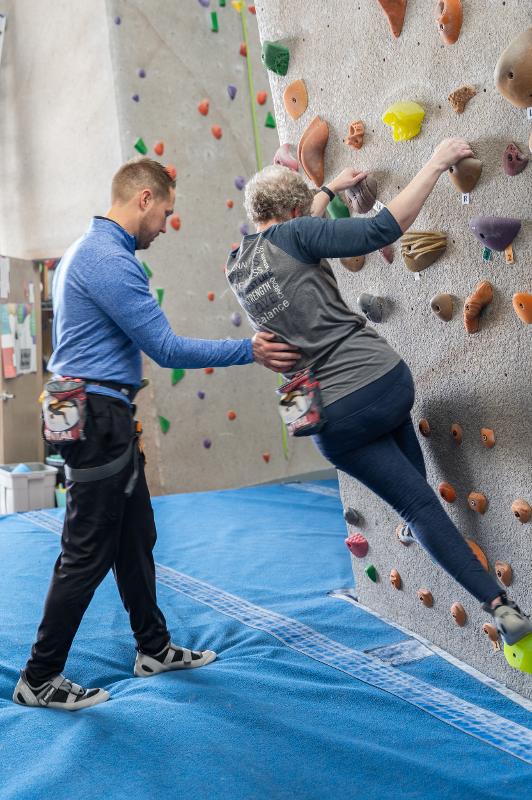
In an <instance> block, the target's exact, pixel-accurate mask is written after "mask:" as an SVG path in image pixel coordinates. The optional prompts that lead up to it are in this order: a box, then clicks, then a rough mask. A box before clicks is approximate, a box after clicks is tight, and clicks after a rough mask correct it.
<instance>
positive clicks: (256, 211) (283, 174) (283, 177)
mask: <svg viewBox="0 0 532 800" xmlns="http://www.w3.org/2000/svg"><path fill="white" fill-rule="evenodd" d="M313 199H314V192H313V191H312V190H311V189H310V188H309V187H308V186H307V184H306V183H305V181H304V180H303V178H302V177H301V175H298V174H297V172H294V171H293V170H291V169H289V168H288V167H282V166H280V165H277V164H272V165H271V166H269V167H264V169H262V170H261V171H260V172H257V173H255V175H253V177H252V178H251V179H250V180H249V181H248V183H247V184H246V191H245V194H244V208H245V209H246V214H247V215H248V219H249V220H250V221H251V222H253V223H255V224H260V223H262V222H268V221H269V220H271V219H280V220H287V219H289V218H290V212H291V211H292V210H293V209H294V208H297V209H299V211H300V212H301V215H302V216H307V215H308V214H310V206H311V205H312V200H313Z"/></svg>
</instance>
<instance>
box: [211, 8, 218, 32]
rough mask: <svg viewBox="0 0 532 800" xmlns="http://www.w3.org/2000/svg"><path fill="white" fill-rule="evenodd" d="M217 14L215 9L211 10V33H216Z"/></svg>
mask: <svg viewBox="0 0 532 800" xmlns="http://www.w3.org/2000/svg"><path fill="white" fill-rule="evenodd" d="M218 30H219V28H218V14H217V13H216V11H211V31H212V32H213V33H218Z"/></svg>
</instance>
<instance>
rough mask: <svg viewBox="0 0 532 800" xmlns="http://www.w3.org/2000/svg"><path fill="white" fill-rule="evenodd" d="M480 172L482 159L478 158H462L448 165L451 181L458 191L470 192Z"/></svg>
mask: <svg viewBox="0 0 532 800" xmlns="http://www.w3.org/2000/svg"><path fill="white" fill-rule="evenodd" d="M481 172H482V161H480V160H479V159H478V158H462V160H461V161H459V162H458V163H457V164H454V165H453V166H452V167H449V177H450V179H451V183H453V184H454V186H456V188H457V189H458V191H459V192H462V193H467V194H468V193H469V192H472V191H473V189H474V188H475V186H476V185H477V183H478V181H479V178H480V174H481Z"/></svg>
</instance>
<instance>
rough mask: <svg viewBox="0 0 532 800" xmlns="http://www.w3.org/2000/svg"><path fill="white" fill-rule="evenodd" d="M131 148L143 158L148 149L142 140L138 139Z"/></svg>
mask: <svg viewBox="0 0 532 800" xmlns="http://www.w3.org/2000/svg"><path fill="white" fill-rule="evenodd" d="M133 147H134V148H135V150H138V152H139V153H141V154H142V155H143V156H145V155H146V153H147V152H148V148H147V147H146V145H145V144H144V139H141V138H140V137H139V138H138V139H137V141H136V142H135V144H134V145H133Z"/></svg>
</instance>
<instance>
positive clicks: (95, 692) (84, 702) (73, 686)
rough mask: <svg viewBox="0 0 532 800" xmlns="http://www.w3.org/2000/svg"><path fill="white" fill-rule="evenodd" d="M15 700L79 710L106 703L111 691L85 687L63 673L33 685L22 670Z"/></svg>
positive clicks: (31, 704) (23, 704)
mask: <svg viewBox="0 0 532 800" xmlns="http://www.w3.org/2000/svg"><path fill="white" fill-rule="evenodd" d="M13 700H14V702H15V703H18V704H19V705H21V706H34V707H40V708H59V709H61V711H79V710H81V709H82V708H89V707H90V706H97V705H99V703H105V701H106V700H109V692H106V691H105V689H84V688H83V686H79V685H78V684H77V683H72V681H69V680H68V678H65V677H64V676H63V675H57V677H55V678H53V680H51V681H45V683H42V684H41V685H40V686H33V685H32V684H30V682H29V681H28V678H27V677H26V673H25V671H24V670H22V671H21V673H20V678H19V680H18V683H17V685H16V686H15V691H14V692H13Z"/></svg>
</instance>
